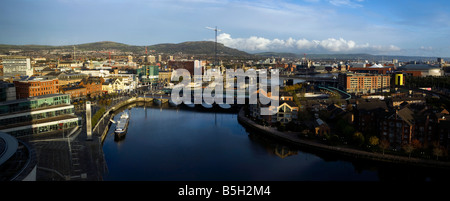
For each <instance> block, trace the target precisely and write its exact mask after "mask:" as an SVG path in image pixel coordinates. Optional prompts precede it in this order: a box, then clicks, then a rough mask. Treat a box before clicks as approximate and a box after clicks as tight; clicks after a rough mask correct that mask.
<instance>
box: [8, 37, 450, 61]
mask: <svg viewBox="0 0 450 201" xmlns="http://www.w3.org/2000/svg"><path fill="white" fill-rule="evenodd" d="M214 44H215V43H214V42H213V41H189V42H183V43H177V44H174V43H164V44H156V45H150V46H147V49H148V50H155V51H156V54H170V55H175V54H183V55H192V56H194V57H195V58H201V59H204V58H206V59H212V58H214ZM73 47H75V48H76V49H77V50H86V51H89V50H90V51H108V50H120V51H122V52H132V53H134V54H143V53H144V52H145V46H136V45H127V44H123V43H117V42H112V41H101V42H93V43H84V44H77V45H64V46H50V45H4V44H0V54H8V53H9V51H11V50H20V51H22V52H28V53H30V52H33V51H39V50H56V49H65V50H73ZM149 54H151V52H149ZM217 56H218V59H225V58H232V59H254V60H259V59H265V58H268V57H274V58H287V59H301V58H303V57H304V56H305V55H304V54H303V53H302V54H296V53H289V52H262V53H255V54H250V53H247V52H244V51H241V50H238V49H234V48H230V47H226V46H224V45H223V44H221V43H218V44H217ZM306 57H307V58H308V59H314V60H338V61H345V60H353V61H356V60H360V61H364V60H369V61H392V59H397V60H398V61H425V60H428V61H433V60H436V57H420V56H415V57H414V56H390V55H371V54H306ZM444 59H445V60H449V58H444Z"/></svg>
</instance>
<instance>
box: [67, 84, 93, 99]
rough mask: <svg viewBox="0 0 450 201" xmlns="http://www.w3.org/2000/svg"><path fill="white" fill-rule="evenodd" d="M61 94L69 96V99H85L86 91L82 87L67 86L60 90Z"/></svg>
mask: <svg viewBox="0 0 450 201" xmlns="http://www.w3.org/2000/svg"><path fill="white" fill-rule="evenodd" d="M61 93H63V94H69V95H70V99H71V100H73V99H77V98H81V97H85V96H86V95H87V90H86V88H85V87H83V86H68V87H64V88H62V89H61Z"/></svg>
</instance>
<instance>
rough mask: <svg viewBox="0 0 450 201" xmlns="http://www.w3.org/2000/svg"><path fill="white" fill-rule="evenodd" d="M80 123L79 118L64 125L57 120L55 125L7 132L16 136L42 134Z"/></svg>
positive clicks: (73, 126)
mask: <svg viewBox="0 0 450 201" xmlns="http://www.w3.org/2000/svg"><path fill="white" fill-rule="evenodd" d="M78 125H80V122H79V121H78V120H74V121H71V122H66V123H64V125H63V127H61V126H59V124H58V123H57V122H55V124H53V125H48V126H40V127H37V128H27V129H23V130H17V131H11V132H7V133H8V134H10V135H12V136H14V137H20V136H26V135H35V134H42V133H47V132H51V131H58V130H59V131H62V130H63V129H71V128H75V127H76V126H78Z"/></svg>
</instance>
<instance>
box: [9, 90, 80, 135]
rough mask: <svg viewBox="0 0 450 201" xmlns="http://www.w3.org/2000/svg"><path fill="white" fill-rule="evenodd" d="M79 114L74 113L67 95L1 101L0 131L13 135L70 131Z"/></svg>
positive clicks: (75, 126)
mask: <svg viewBox="0 0 450 201" xmlns="http://www.w3.org/2000/svg"><path fill="white" fill-rule="evenodd" d="M80 124H81V118H79V117H78V116H76V115H75V114H74V106H73V105H71V104H70V98H69V95H66V94H50V95H43V96H37V97H30V98H27V99H19V100H13V101H6V102H1V103H0V132H4V133H7V134H10V135H12V136H14V137H21V136H28V135H40V134H44V133H61V132H64V133H69V132H70V131H71V130H73V129H77V128H78V126H80Z"/></svg>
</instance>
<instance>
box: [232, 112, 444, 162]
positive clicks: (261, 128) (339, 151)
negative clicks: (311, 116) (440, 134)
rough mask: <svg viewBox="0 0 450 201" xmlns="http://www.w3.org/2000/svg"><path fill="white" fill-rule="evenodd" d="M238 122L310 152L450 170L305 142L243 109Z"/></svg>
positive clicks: (377, 154)
mask: <svg viewBox="0 0 450 201" xmlns="http://www.w3.org/2000/svg"><path fill="white" fill-rule="evenodd" d="M238 121H239V122H240V123H241V124H243V125H244V126H246V127H250V128H252V129H254V130H256V131H257V133H258V134H263V135H267V136H271V137H274V138H277V139H280V140H282V141H286V142H289V143H292V144H295V145H298V146H300V147H304V148H307V149H310V150H315V151H320V152H323V153H330V154H334V155H340V156H344V157H347V158H353V159H365V160H372V161H379V162H389V163H396V164H404V165H415V166H420V167H429V168H443V169H450V162H443V161H437V160H427V159H420V158H412V157H411V158H409V157H406V156H395V155H390V154H381V153H373V152H368V151H362V150H357V149H352V148H347V147H339V146H330V145H326V144H323V143H320V142H316V141H313V140H305V139H302V138H300V137H299V134H300V133H298V132H281V131H278V130H277V129H276V128H273V127H268V126H263V125H259V124H257V123H256V122H254V121H253V120H251V119H249V118H247V117H246V116H245V113H244V110H243V108H241V110H240V111H239V114H238Z"/></svg>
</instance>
